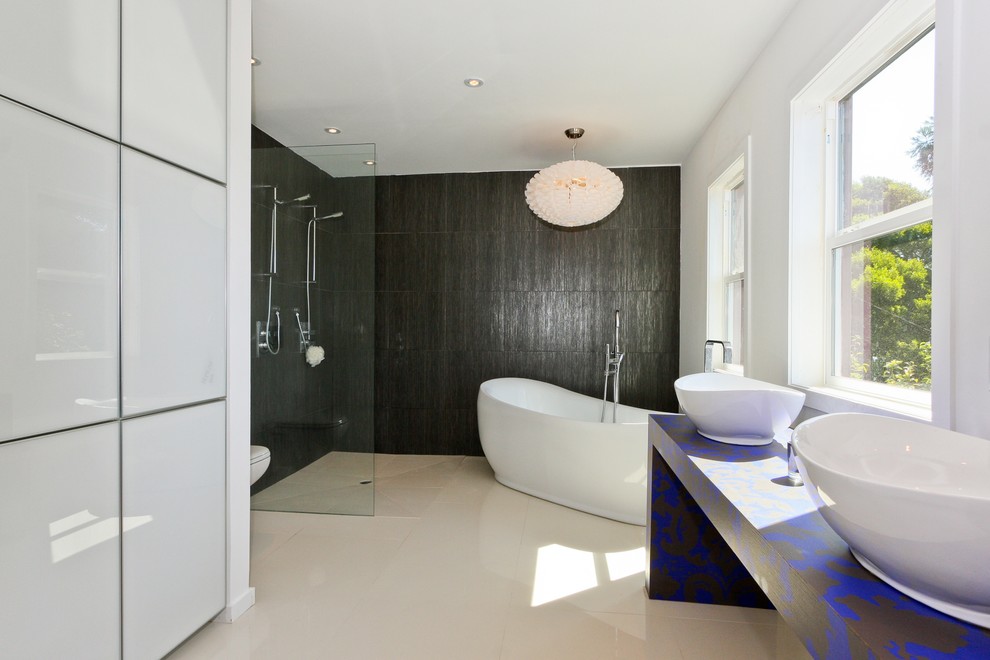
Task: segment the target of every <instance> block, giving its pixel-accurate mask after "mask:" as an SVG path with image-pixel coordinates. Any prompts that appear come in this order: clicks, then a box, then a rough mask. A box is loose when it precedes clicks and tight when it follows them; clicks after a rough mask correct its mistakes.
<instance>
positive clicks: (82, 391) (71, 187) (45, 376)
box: [0, 100, 120, 440]
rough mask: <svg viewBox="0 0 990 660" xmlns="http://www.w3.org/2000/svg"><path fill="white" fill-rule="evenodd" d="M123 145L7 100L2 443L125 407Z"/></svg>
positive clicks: (3, 129) (0, 187) (0, 140)
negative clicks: (121, 384) (120, 236)
mask: <svg viewBox="0 0 990 660" xmlns="http://www.w3.org/2000/svg"><path fill="white" fill-rule="evenodd" d="M119 152H120V149H119V147H118V146H117V145H115V144H113V143H112V142H110V141H108V140H104V139H102V138H98V137H96V136H94V135H92V134H90V133H87V132H86V131H83V130H81V129H78V128H74V127H72V126H69V125H68V124H64V123H62V122H60V121H57V120H55V119H52V118H50V117H46V116H44V115H42V114H40V113H37V112H34V111H32V110H28V109H26V108H24V107H22V106H19V105H17V104H16V103H10V102H8V101H4V100H0V236H2V239H0V291H2V298H0V299H2V300H3V322H2V323H0V346H2V347H3V349H2V350H0V440H7V439H11V438H17V437H23V436H27V435H32V434H38V433H47V432H50V431H57V430H60V429H64V428H68V427H72V426H80V425H83V424H90V423H94V422H100V421H105V420H109V419H114V418H115V417H116V416H117V347H118V344H117V289H118V284H117V280H118V277H117V262H118V253H117V246H118V243H117V231H118V221H117V220H118V218H117V171H118V154H119Z"/></svg>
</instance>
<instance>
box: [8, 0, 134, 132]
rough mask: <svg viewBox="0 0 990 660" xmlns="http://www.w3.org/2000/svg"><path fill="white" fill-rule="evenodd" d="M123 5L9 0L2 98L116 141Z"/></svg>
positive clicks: (110, 0)
mask: <svg viewBox="0 0 990 660" xmlns="http://www.w3.org/2000/svg"><path fill="white" fill-rule="evenodd" d="M117 10H118V0H87V1H86V2H79V0H45V1H44V2H41V1H39V0H4V2H3V9H2V10H0V62H3V65H2V66H0V94H3V95H4V96H7V97H8V98H12V99H14V100H15V101H19V102H21V103H26V104H28V105H30V106H32V107H34V108H38V109H39V110H43V111H45V112H47V113H50V114H53V115H55V116H57V117H60V118H62V119H65V120H66V121H70V122H72V123H74V124H78V125H79V126H83V127H85V128H88V129H90V130H92V131H96V132H97V133H100V134H102V135H106V136H107V137H110V138H113V139H117V137H118V136H119V133H120V122H119V116H118V112H119V110H118V108H119V102H118V89H119V87H120V82H119V80H120V74H119V71H120V69H119V59H120V58H119V48H120V38H119V20H118V11H117Z"/></svg>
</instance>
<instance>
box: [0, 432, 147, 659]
mask: <svg viewBox="0 0 990 660" xmlns="http://www.w3.org/2000/svg"><path fill="white" fill-rule="evenodd" d="M119 470H120V452H119V426H118V424H117V423H114V422H111V423H109V424H103V425H98V426H93V427H88V428H85V429H80V430H76V431H68V432H65V433H58V434H54V435H47V436H40V437H37V438H33V439H31V440H21V441H16V442H9V443H6V444H3V445H0V521H3V522H2V528H0V585H2V597H0V656H2V657H5V658H98V659H100V660H103V659H104V658H114V657H119V655H120V543H119V535H120V505H119V502H120V500H119V497H120V477H119V474H120V473H119ZM127 524H128V521H126V520H125V526H126V525H127Z"/></svg>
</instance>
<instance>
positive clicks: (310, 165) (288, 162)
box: [251, 128, 375, 515]
mask: <svg viewBox="0 0 990 660" xmlns="http://www.w3.org/2000/svg"><path fill="white" fill-rule="evenodd" d="M252 146H253V148H252V173H251V178H252V185H253V188H252V196H253V197H252V211H251V241H252V242H251V250H252V258H251V263H252V272H253V273H254V275H253V278H254V279H253V283H252V287H251V303H252V304H251V306H252V315H253V321H254V322H253V323H252V333H253V336H252V351H253V358H252V368H251V399H252V401H251V444H253V445H262V446H265V447H268V448H269V449H270V450H271V464H270V466H269V468H268V470H267V472H266V473H265V474H264V476H262V478H261V479H259V480H258V482H257V483H255V484H254V486H252V489H251V493H252V497H251V506H252V508H254V509H262V510H270V511H300V512H308V513H340V514H357V515H373V514H374V484H373V480H374V327H375V316H374V314H375V311H374V310H375V304H374V303H375V300H374V296H375V294H374V290H375V176H374V175H375V167H374V160H375V149H374V145H346V146H337V145H334V146H307V147H286V146H283V145H281V144H279V143H278V142H276V141H275V140H273V139H272V138H271V137H269V136H268V135H266V134H265V133H263V132H262V131H260V130H258V129H256V128H255V129H253V133H252Z"/></svg>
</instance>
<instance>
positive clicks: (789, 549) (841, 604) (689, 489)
mask: <svg viewBox="0 0 990 660" xmlns="http://www.w3.org/2000/svg"><path fill="white" fill-rule="evenodd" d="M650 443H651V450H650V453H651V459H650V470H649V472H650V490H649V492H650V496H651V502H650V515H649V517H648V521H647V525H648V527H647V534H648V538H649V539H650V559H649V579H648V588H649V591H650V597H651V598H662V599H667V600H689V601H692V602H705V603H710V602H715V603H720V604H732V605H749V606H753V605H756V606H760V603H757V602H751V601H750V600H749V599H750V598H751V597H752V594H751V591H752V590H751V588H750V587H749V584H750V583H752V584H756V585H758V586H759V587H760V589H761V590H762V591H763V592H764V593H765V594H766V596H767V597H768V598H769V601H770V603H772V604H773V606H774V607H776V608H777V610H778V611H779V612H780V614H781V616H783V618H784V619H785V620H786V621H787V623H788V624H789V625H790V626H791V627H792V628H793V629H794V631H795V632H796V633H797V635H798V636H799V637H800V639H801V641H802V642H803V643H804V645H805V646H806V647H807V649H808V651H809V652H810V653H811V655H812V656H813V657H815V658H931V659H933V660H934V659H938V658H957V659H958V658H985V659H990V630H987V629H984V628H980V627H979V626H975V625H972V624H969V623H965V622H963V621H960V620H958V619H955V618H953V617H950V616H948V615H945V614H942V613H940V612H937V611H935V610H933V609H931V608H930V607H928V606H926V605H923V604H921V603H919V602H917V601H915V600H913V599H911V598H908V597H907V596H904V595H903V594H901V593H900V592H899V591H897V590H895V589H894V588H893V587H890V586H889V585H887V584H886V583H884V582H882V581H880V580H879V579H877V578H875V577H874V576H873V575H871V574H870V573H868V572H867V571H866V570H865V569H864V568H862V567H861V566H860V565H859V563H858V562H857V561H856V560H855V559H854V558H853V556H852V555H851V554H850V553H849V547H848V546H847V545H846V543H845V542H844V541H843V540H842V539H840V538H839V537H838V535H836V533H835V532H834V531H832V528H831V527H829V526H828V524H827V523H826V522H825V520H824V519H823V518H822V517H821V515H819V513H818V512H817V510H816V509H815V506H814V504H813V503H812V501H811V498H810V497H809V496H808V494H807V493H806V492H805V489H804V488H793V487H788V486H783V485H779V484H777V483H774V482H773V481H772V480H773V479H775V478H779V477H782V476H784V475H785V474H786V473H787V461H786V457H785V449H784V447H783V446H782V445H780V444H778V443H776V442H774V443H772V444H770V445H767V446H764V447H740V446H735V445H727V444H723V443H719V442H715V441H713V440H708V439H707V438H703V437H702V436H700V435H698V433H697V430H696V429H695V427H694V425H693V424H692V423H691V421H690V420H689V419H688V418H687V416H685V415H669V414H667V415H652V421H651V422H650ZM679 489H680V490H679ZM692 507H693V508H694V509H695V512H697V511H700V512H701V515H700V516H699V515H696V514H695V513H692V512H691V509H692ZM685 521H687V522H685ZM712 530H714V532H713V531H712ZM715 532H717V534H718V535H719V536H720V537H721V539H722V543H724V546H725V547H727V548H729V549H730V550H731V554H734V555H735V558H736V562H733V561H730V560H728V559H727V558H726V557H725V556H724V554H725V553H723V552H722V551H721V550H720V547H721V546H720V545H719V544H718V543H712V542H711V541H710V537H711V536H712V535H713V534H714V533H715ZM702 537H704V538H705V539H709V540H705V541H704V542H702ZM709 548H713V549H714V550H711V552H713V559H714V561H712V562H709V561H708V557H706V556H705V554H704V553H706V552H709V551H710V550H709ZM946 559H947V560H949V561H951V558H946ZM988 559H990V550H988ZM736 564H738V565H741V566H742V567H743V568H744V569H745V570H746V571H747V572H748V573H749V575H750V576H751V577H750V581H749V583H747V581H746V580H745V579H743V578H742V577H740V576H739V573H738V566H737V565H736ZM713 566H715V567H716V568H714V569H713ZM987 570H990V562H988V569H987ZM713 573H714V574H715V575H714V576H713ZM720 574H721V575H720ZM698 585H702V586H701V587H699V586H698Z"/></svg>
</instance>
